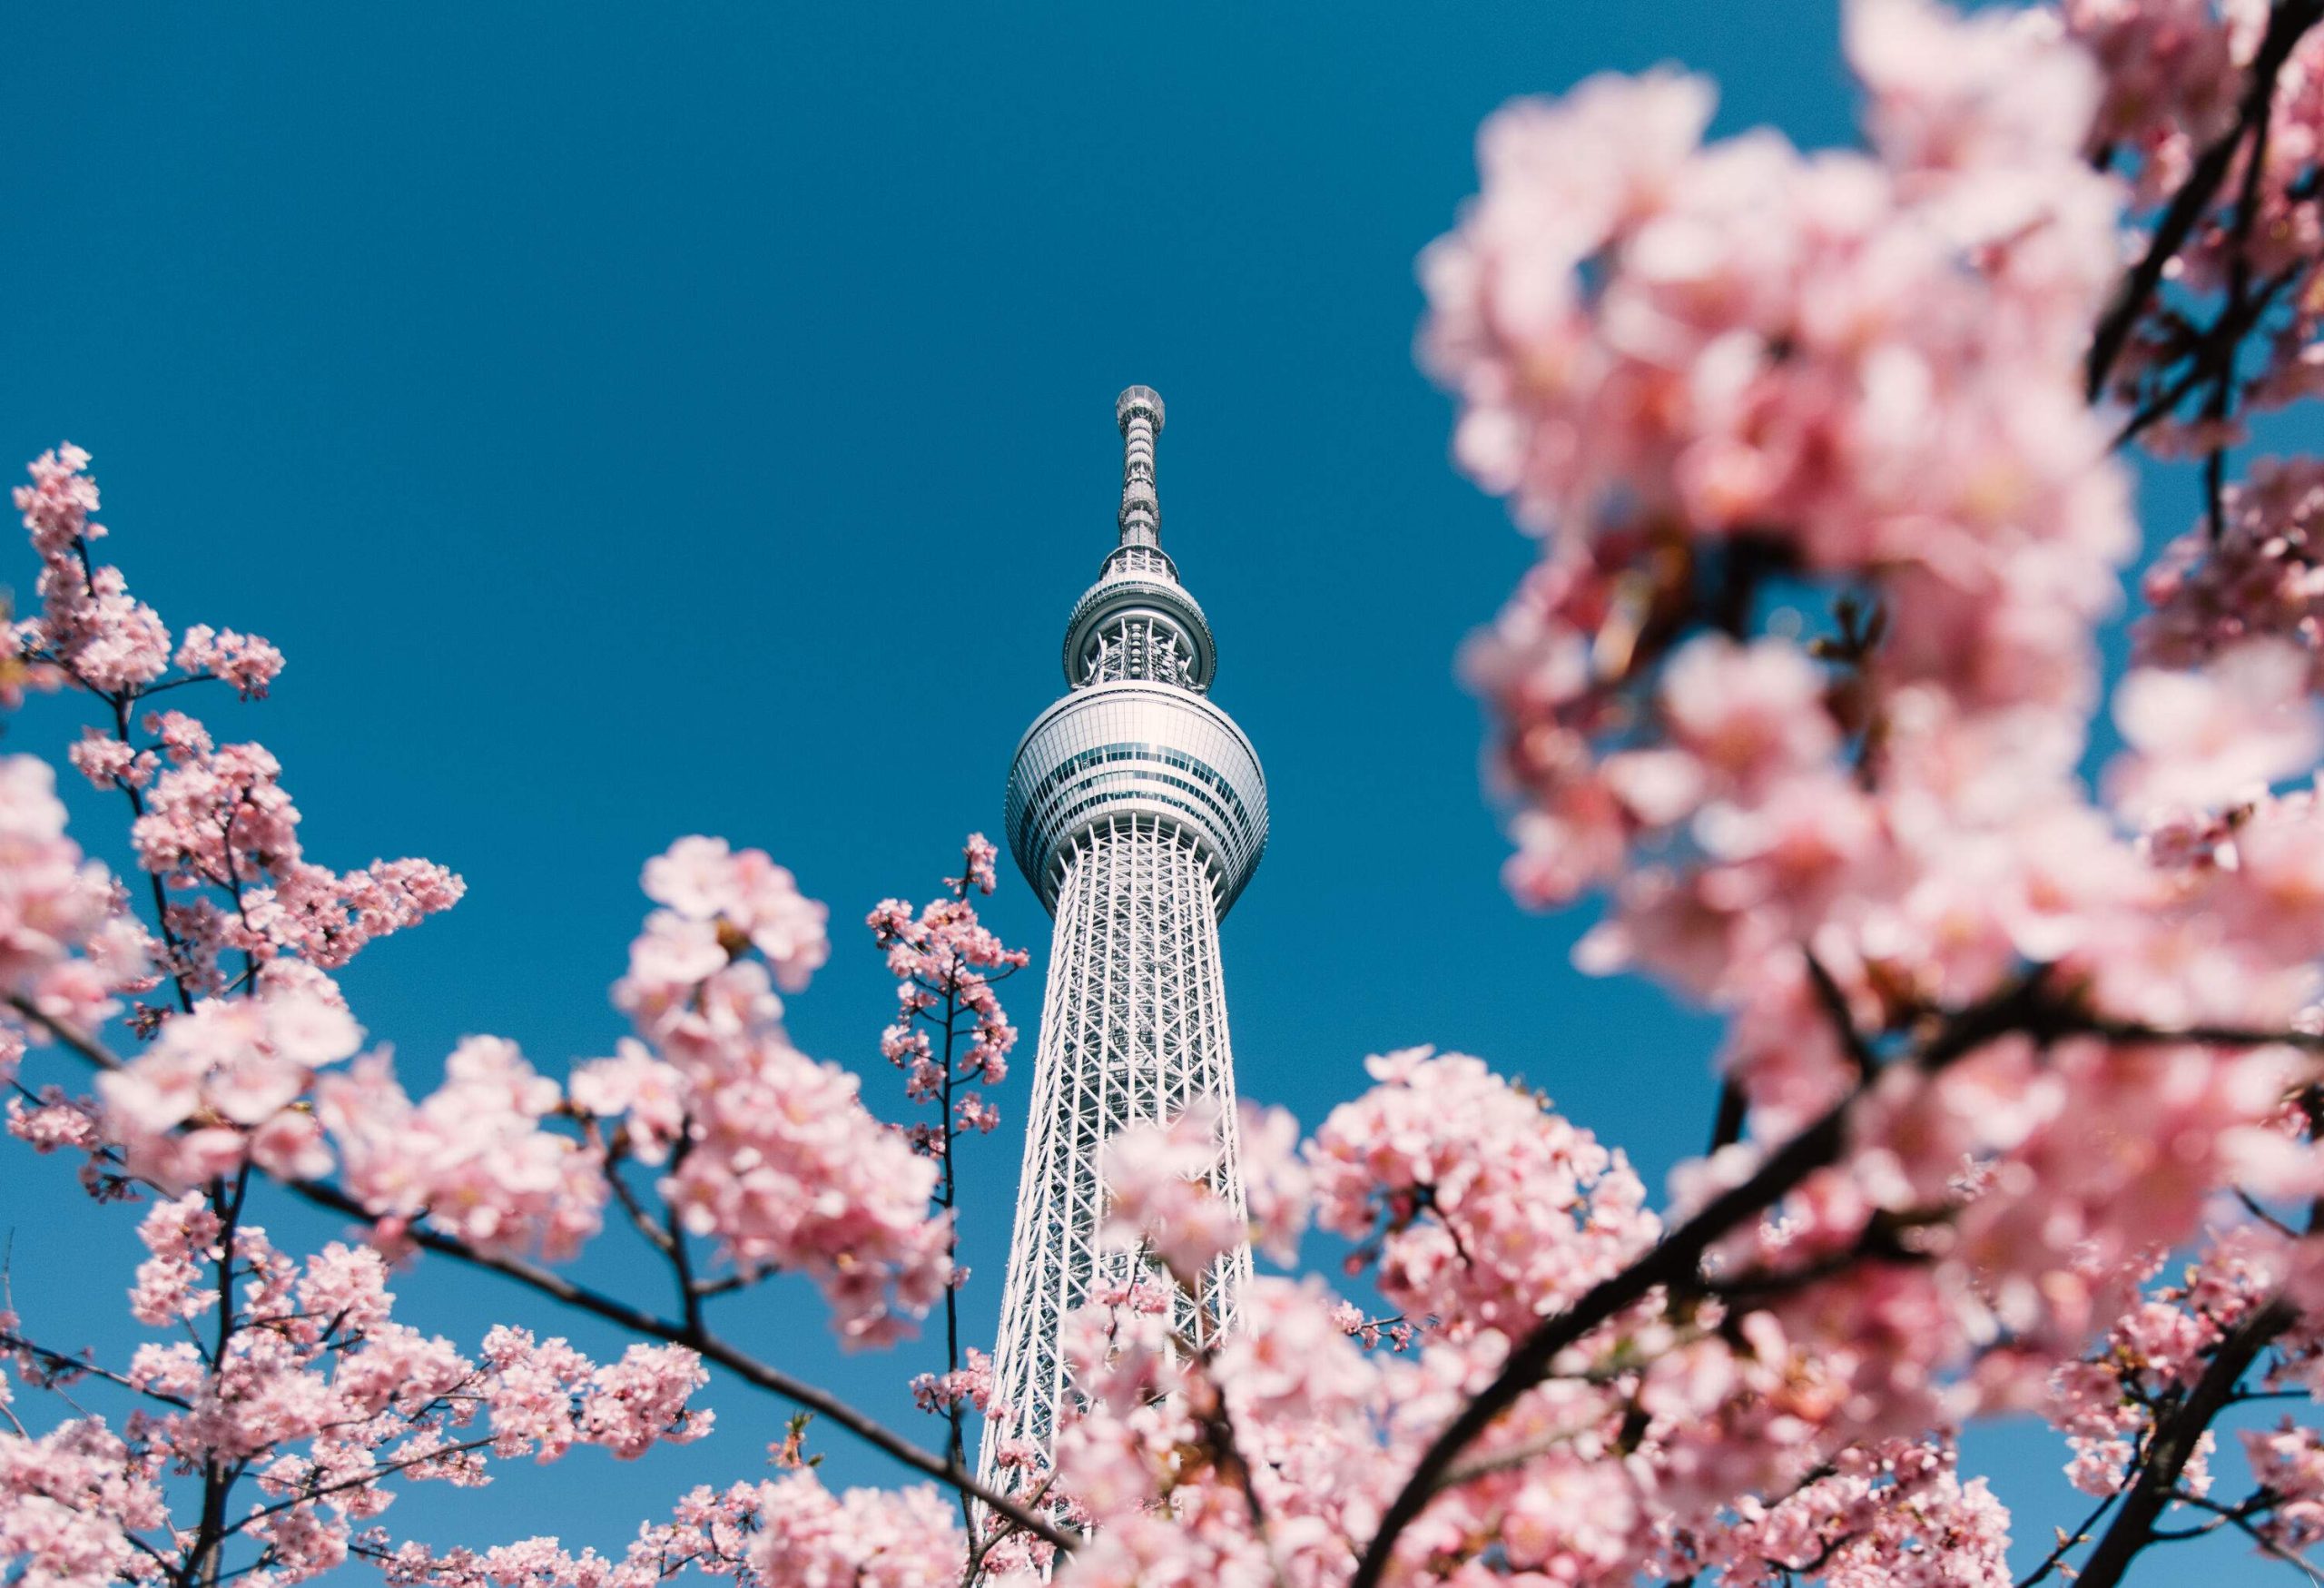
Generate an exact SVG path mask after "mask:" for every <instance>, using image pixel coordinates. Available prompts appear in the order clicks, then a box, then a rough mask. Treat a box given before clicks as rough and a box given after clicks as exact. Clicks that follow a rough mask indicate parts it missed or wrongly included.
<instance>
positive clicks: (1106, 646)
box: [980, 386, 1267, 1490]
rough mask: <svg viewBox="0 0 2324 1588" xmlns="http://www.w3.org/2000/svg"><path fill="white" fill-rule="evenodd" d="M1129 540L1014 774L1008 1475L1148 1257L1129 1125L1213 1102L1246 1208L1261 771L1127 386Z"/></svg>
mask: <svg viewBox="0 0 2324 1588" xmlns="http://www.w3.org/2000/svg"><path fill="white" fill-rule="evenodd" d="M1115 417H1116V419H1118V422H1119V424H1120V427H1121V430H1122V438H1123V453H1124V457H1123V479H1122V506H1121V513H1120V517H1119V526H1120V542H1119V544H1118V546H1117V547H1116V548H1115V549H1114V550H1113V551H1112V552H1111V553H1110V554H1109V555H1108V557H1107V559H1106V562H1105V564H1104V566H1103V567H1101V568H1100V570H1099V573H1098V582H1097V583H1096V584H1095V585H1093V586H1091V587H1090V588H1089V589H1088V592H1087V593H1085V594H1084V595H1083V597H1081V599H1080V601H1079V602H1078V603H1077V604H1076V606H1075V607H1074V610H1073V615H1072V617H1071V619H1070V620H1069V621H1068V625H1067V634H1066V646H1065V655H1064V658H1063V659H1064V663H1065V674H1066V680H1067V683H1068V686H1069V693H1068V695H1066V696H1065V697H1064V698H1063V699H1061V700H1059V702H1058V703H1057V704H1056V705H1052V706H1051V707H1049V710H1047V711H1045V712H1043V713H1042V714H1041V715H1040V716H1039V718H1037V719H1036V720H1035V722H1034V724H1033V726H1032V727H1031V728H1030V729H1029V731H1028V732H1027V734H1026V735H1025V738H1024V741H1023V742H1022V743H1021V744H1020V745H1019V746H1018V751H1017V758H1016V761H1015V764H1013V765H1012V767H1011V768H1010V772H1009V801H1008V824H1009V847H1010V848H1011V850H1012V851H1013V852H1014V853H1015V854H1016V857H1017V862H1018V864H1019V866H1020V867H1021V868H1022V869H1023V870H1024V872H1025V874H1026V876H1027V877H1028V878H1029V880H1031V882H1032V883H1033V885H1034V887H1035V889H1036V890H1037V891H1038V892H1039V893H1040V895H1041V897H1042V899H1043V900H1044V901H1045V902H1047V903H1048V904H1049V908H1050V909H1051V911H1052V912H1054V913H1055V915H1056V917H1057V930H1056V934H1055V938H1054V940H1053V942H1052V946H1051V952H1050V959H1049V986H1048V991H1047V994H1046V997H1045V999H1044V1001H1043V1004H1042V1010H1041V1031H1040V1041H1039V1047H1038V1049H1037V1050H1036V1053H1035V1057H1034V1072H1033V1100H1032V1104H1031V1110H1030V1113H1029V1119H1028V1123H1027V1129H1026V1138H1025V1159H1024V1170H1023V1178H1022V1179H1021V1181H1020V1183H1019V1190H1018V1202H1017V1222H1016V1229H1015V1234H1014V1238H1013V1239H1012V1242H1011V1245H1010V1248H1009V1277H1008V1282H1007V1286H1006V1290H1005V1293H1004V1295H1003V1297H1002V1302H1001V1314H1000V1345H999V1347H998V1349H997V1351H996V1353H995V1359H994V1373H993V1398H994V1407H995V1410H994V1412H993V1414H992V1415H990V1416H989V1417H988V1418H987V1421H986V1425H985V1435H984V1447H983V1454H982V1459H981V1462H980V1470H981V1475H982V1477H983V1480H984V1482H985V1483H986V1484H990V1485H991V1486H993V1487H995V1488H999V1489H1002V1490H1013V1489H1017V1488H1019V1486H1020V1484H1022V1482H1023V1471H1024V1469H1023V1468H1022V1467H1021V1466H1017V1465H1006V1466H1004V1465H1002V1464H1001V1462H1000V1455H1001V1454H1002V1452H1003V1451H1004V1449H1006V1448H1008V1447H1009V1446H1012V1445H1017V1444H1019V1442H1022V1443H1024V1444H1028V1445H1031V1446H1032V1447H1033V1449H1034V1450H1035V1451H1036V1452H1037V1453H1039V1455H1043V1456H1046V1455H1048V1454H1049V1450H1050V1449H1051V1447H1052V1445H1053V1441H1054V1440H1055V1437H1056V1435H1057V1430H1058V1425H1059V1419H1060V1417H1061V1416H1062V1415H1064V1413H1065V1412H1066V1410H1067V1409H1068V1406H1069V1404H1070V1397H1071V1396H1072V1395H1073V1393H1074V1392H1073V1387H1072V1385H1071V1383H1070V1381H1069V1376H1068V1373H1067V1369H1066V1365H1065V1361H1064V1358H1063V1355H1062V1353H1061V1351H1060V1349H1059V1327H1060V1326H1061V1325H1062V1324H1063V1322H1064V1320H1065V1319H1066V1317H1068V1315H1069V1314H1070V1313H1072V1312H1073V1311H1074V1310H1075V1309H1076V1308H1078V1307H1081V1306H1083V1305H1084V1304H1085V1303H1087V1302H1088V1301H1089V1300H1090V1299H1091V1297H1092V1296H1093V1294H1094V1293H1095V1292H1097V1291H1098V1289H1099V1288H1100V1287H1105V1286H1108V1285H1111V1284H1115V1283H1118V1282H1120V1281H1123V1280H1126V1279H1128V1277H1130V1276H1131V1275H1132V1273H1133V1272H1134V1271H1135V1267H1136V1265H1137V1262H1138V1260H1139V1259H1138V1256H1137V1254H1136V1253H1134V1252H1130V1251H1127V1250H1120V1249H1111V1248H1108V1244H1107V1243H1106V1241H1105V1240H1104V1239H1103V1226H1104V1224H1105V1218H1106V1206H1105V1201H1106V1191H1105V1179H1104V1175H1105V1162H1104V1159H1105V1154H1106V1147H1107V1143H1108V1140H1109V1139H1111V1138H1112V1137H1113V1135H1114V1134H1115V1132H1117V1131H1118V1130H1120V1129H1123V1128H1125V1127H1127V1126H1130V1125H1136V1124H1145V1123H1159V1122H1164V1121H1167V1120H1169V1119H1174V1118H1176V1117H1177V1116H1178V1115H1179V1114H1181V1113H1183V1112H1185V1111H1186V1110H1187V1109H1189V1108H1192V1107H1194V1106H1196V1104H1198V1103H1204V1104H1207V1105H1209V1106H1211V1107H1214V1108H1215V1109H1216V1110H1217V1113H1218V1116H1219V1120H1220V1143H1219V1150H1218V1154H1217V1156H1216V1159H1215V1160H1214V1161H1213V1163H1212V1165H1211V1168H1210V1169H1209V1172H1208V1176H1207V1178H1208V1180H1209V1183H1210V1184H1211V1186H1212V1187H1213V1188H1214V1189H1216V1191H1217V1192H1218V1193H1219V1194H1220V1195H1221V1196H1223V1197H1225V1198H1226V1199H1227V1200H1228V1202H1229V1203H1230V1205H1232V1206H1233V1207H1234V1208H1236V1209H1237V1210H1238V1211H1239V1210H1240V1209H1241V1208H1242V1207H1243V1202H1244V1198H1243V1183H1242V1176H1241V1172H1240V1167H1239V1166H1240V1149H1239V1144H1238V1142H1237V1140H1236V1115H1235V1060H1234V1053H1233V1050H1232V1049H1231V1047H1230V1046H1229V1044H1228V1041H1227V1034H1226V987H1225V984H1224V981H1222V979H1221V975H1220V969H1219V955H1218V922H1219V919H1220V917H1221V916H1223V915H1224V914H1225V913H1226V910H1227V908H1228V907H1229V906H1231V905H1232V904H1233V903H1234V902H1235V900H1236V897H1237V896H1238V895H1239V894H1240V893H1241V892H1242V890H1243V886H1244V884H1245V883H1247V882H1248V881H1249V880H1250V877H1251V873H1253V871H1255V870H1256V868H1257V865H1258V862H1259V856H1260V853H1261V852H1262V851H1263V850H1264V849H1265V843H1266V824H1267V811H1266V779H1265V775H1264V774H1262V772H1261V771H1260V769H1259V763H1258V757H1257V755H1256V752H1254V751H1253V750H1252V748H1251V745H1250V741H1249V740H1248V739H1247V738H1246V737H1245V736H1244V734H1243V732H1242V730H1241V729H1240V728H1238V727H1236V725H1235V723H1234V721H1233V719H1232V718H1230V717H1228V716H1227V715H1226V713H1225V712H1223V711H1221V710H1220V709H1219V708H1218V707H1217V706H1216V705H1214V704H1213V703H1211V702H1210V701H1209V700H1208V699H1206V698H1205V696H1206V691H1207V690H1208V689H1209V686H1210V681H1211V677H1212V675H1213V674H1214V672H1215V671H1216V646H1215V643H1214V641H1213V639H1212V637H1211V634H1210V628H1209V626H1208V624H1207V622H1206V620H1205V618H1204V616H1203V614H1202V608H1201V607H1199V606H1198V605H1197V604H1196V601H1195V599H1194V597H1193V596H1192V595H1190V594H1189V593H1188V592H1187V590H1186V588H1185V587H1183V586H1182V585H1180V584H1179V583H1178V579H1177V567H1176V565H1175V564H1173V563H1172V562H1171V560H1170V558H1169V557H1168V555H1167V553H1165V552H1164V551H1163V550H1162V549H1161V544H1160V525H1161V513H1160V508H1159V504H1158V502H1157V498H1156V495H1155V489H1154V441H1155V437H1156V435H1157V433H1158V432H1159V431H1160V429H1161V428H1162V403H1161V399H1159V398H1157V397H1156V396H1155V394H1154V393H1153V392H1152V391H1150V390H1147V389H1146V388H1145V387H1141V386H1133V387H1131V388H1130V389H1129V390H1128V391H1125V392H1124V393H1122V396H1121V399H1120V400H1119V401H1118V403H1117V404H1116V405H1115ZM1250 1272H1251V1257H1250V1252H1249V1251H1248V1249H1247V1248H1239V1247H1238V1248H1236V1250H1234V1251H1232V1252H1230V1253H1228V1254H1226V1256H1224V1257H1222V1258H1219V1260H1218V1261H1217V1263H1216V1265H1215V1266H1214V1267H1213V1269H1212V1271H1211V1273H1210V1274H1209V1276H1208V1277H1207V1278H1206V1282H1205V1283H1204V1284H1203V1285H1202V1286H1201V1287H1198V1294H1197V1296H1196V1297H1180V1298H1179V1301H1178V1303H1177V1306H1178V1310H1179V1317H1178V1319H1177V1322H1178V1325H1179V1328H1180V1332H1181V1333H1182V1334H1183V1335H1185V1336H1186V1337H1187V1338H1189V1339H1202V1338H1206V1337H1207V1336H1209V1335H1210V1334H1211V1333H1212V1332H1213V1331H1214V1330H1216V1329H1220V1328H1226V1327H1232V1326H1233V1324H1234V1322H1235V1318H1236V1306H1237V1302H1238V1300H1239V1298H1240V1295H1241V1292H1242V1288H1243V1286H1244V1284H1245V1282H1246V1280H1247V1279H1248V1278H1249V1277H1250Z"/></svg>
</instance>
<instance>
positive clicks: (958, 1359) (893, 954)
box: [864, 833, 1029, 1529]
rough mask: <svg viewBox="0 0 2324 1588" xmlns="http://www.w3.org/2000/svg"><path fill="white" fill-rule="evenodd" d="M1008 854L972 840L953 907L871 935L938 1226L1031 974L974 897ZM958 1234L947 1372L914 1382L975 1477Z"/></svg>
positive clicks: (888, 912) (973, 1401) (955, 881)
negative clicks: (892, 1001) (980, 913)
mask: <svg viewBox="0 0 2324 1588" xmlns="http://www.w3.org/2000/svg"><path fill="white" fill-rule="evenodd" d="M999 857H1000V851H999V850H998V849H997V848H996V847H995V846H994V845H993V844H992V843H990V841H989V840H988V839H986V837H985V835H984V834H983V833H970V834H969V838H968V842H967V843H966V844H965V845H963V846H962V849H961V852H960V875H959V876H957V877H947V878H946V879H945V880H944V885H945V888H946V890H947V892H946V895H945V896H944V897H942V898H940V899H938V900H935V901H934V902H931V903H930V904H929V905H928V906H927V907H926V908H925V909H923V910H921V912H919V913H918V914H917V915H915V914H914V913H913V912H912V909H911V906H910V905H909V904H907V903H905V902H903V901H902V900H901V899H888V900H883V901H881V903H880V904H879V906H878V907H877V908H875V909H874V910H873V911H872V913H871V915H870V916H869V918H867V920H866V921H865V922H864V924H865V925H867V926H869V927H870V928H871V930H872V939H873V941H874V942H877V943H878V944H879V946H880V947H881V949H882V950H884V951H886V953H887V959H888V972H889V974H891V975H892V976H893V977H895V979H896V1002H897V1009H896V1018H895V1021H894V1022H893V1023H892V1024H891V1025H890V1026H889V1027H888V1029H887V1030H886V1031H883V1032H881V1038H880V1050H881V1053H882V1054H883V1055H885V1056H886V1058H887V1060H888V1061H889V1062H890V1063H891V1064H893V1065H895V1066H896V1067H897V1068H898V1069H900V1070H902V1071H903V1072H904V1091H905V1095H906V1096H908V1097H909V1098H910V1099H911V1100H912V1101H914V1102H917V1103H921V1104H923V1105H927V1106H929V1107H931V1108H932V1109H933V1110H934V1111H935V1118H934V1119H933V1120H932V1121H930V1122H927V1123H922V1124H917V1125H914V1126H912V1127H911V1130H910V1132H909V1134H910V1137H911V1143H912V1146H913V1148H914V1149H915V1150H917V1151H918V1152H920V1153H921V1154H922V1155H923V1156H924V1157H927V1158H929V1159H932V1160H933V1161H934V1162H935V1163H936V1165H937V1166H938V1169H939V1173H938V1178H937V1182H936V1191H935V1198H934V1203H935V1207H936V1209H937V1213H938V1216H939V1217H940V1218H956V1217H957V1209H958V1208H959V1207H960V1162H959V1153H958V1148H959V1143H960V1134H961V1133H962V1132H963V1131H967V1132H970V1133H973V1134H978V1135H987V1134H990V1132H991V1131H992V1129H994V1128H995V1127H996V1126H998V1125H999V1124H1000V1111H999V1110H996V1109H995V1108H994V1107H993V1106H992V1104H991V1103H990V1101H989V1100H987V1099H986V1097H985V1094H984V1093H983V1092H982V1091H981V1090H977V1089H976V1088H974V1087H970V1086H969V1085H968V1084H967V1083H968V1082H970V1081H975V1082H978V1083H980V1085H983V1086H998V1085H1000V1083H1001V1081H1003V1080H1006V1079H1007V1078H1008V1074H1009V1051H1010V1050H1011V1049H1013V1048H1015V1047H1016V1045H1017V1028H1016V1027H1015V1026H1012V1025H1010V1024H1009V1017H1008V1015H1007V1014H1006V1013H1005V1012H1004V1011H1002V1009H1001V1007H1000V997H999V995H998V994H997V993H996V992H995V991H994V989H995V987H996V986H997V985H998V984H999V983H1000V982H1001V981H1005V980H1007V979H1008V978H1009V976H1011V975H1013V974H1015V973H1016V972H1019V971H1021V970H1023V969H1024V968H1025V965H1026V963H1027V962H1028V960H1029V955H1028V954H1027V952H1026V951H1024V950H1023V949H1012V948H1009V947H1008V946H1007V945H1005V944H1004V943H1002V942H1001V941H1000V939H999V938H998V937H995V936H994V935H993V934H992V933H991V932H990V931H988V930H987V929H986V928H985V927H984V925H983V924H982V923H981V922H979V921H978V919H977V912H976V907H975V905H973V904H972V903H970V900H969V895H970V893H986V894H990V893H991V892H992V891H993V889H994V888H995V887H996V886H998V885H999V879H998V876H997V874H996V873H995V870H994V866H995V863H996V862H997V860H998V859H999ZM959 1250H960V1242H959V1236H958V1233H957V1228H955V1232H954V1234H953V1237H952V1239H951V1243H950V1245H949V1246H948V1247H947V1248H946V1249H945V1254H944V1255H945V1260H946V1261H947V1263H948V1264H950V1267H951V1270H952V1272H951V1277H950V1279H949V1281H948V1282H947V1283H946V1285H945V1287H944V1371H943V1372H942V1373H940V1374H935V1373H924V1374H921V1375H920V1376H918V1377H917V1378H915V1379H913V1380H912V1396H913V1398H914V1399H916V1400H917V1401H918V1402H919V1403H920V1404H921V1406H922V1408H923V1409H925V1410H928V1411H931V1412H939V1413H941V1414H942V1415H943V1417H944V1419H945V1428H946V1444H945V1457H946V1459H947V1460H948V1461H949V1462H950V1464H951V1465H952V1466H954V1467H955V1468H959V1469H965V1468H966V1467H967V1465H968V1443H967V1435H966V1422H967V1414H968V1411H969V1409H970V1407H971V1406H973V1407H974V1408H976V1409H977V1410H978V1411H980V1412H982V1411H985V1410H987V1409H988V1408H989V1407H990V1405H991V1399H992V1362H991V1359H990V1357H989V1356H986V1355H985V1354H984V1353H983V1352H981V1351H978V1350H975V1349H973V1348H970V1349H969V1350H968V1351H967V1354H966V1358H965V1361H964V1360H963V1355H962V1350H963V1347H962V1344H961V1339H960V1286H961V1284H962V1283H963V1282H964V1281H965V1280H966V1278H967V1277H968V1276H967V1273H966V1271H965V1270H963V1269H962V1268H961V1267H960V1265H959V1260H958V1258H959ZM968 1502H969V1495H968V1494H967V1492H966V1491H963V1492H962V1493H961V1495H960V1505H961V1512H960V1519H961V1523H962V1524H963V1525H964V1526H968V1527H970V1528H971V1529H973V1527H974V1525H975V1516H974V1514H973V1513H971V1512H970V1509H969V1504H968Z"/></svg>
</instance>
